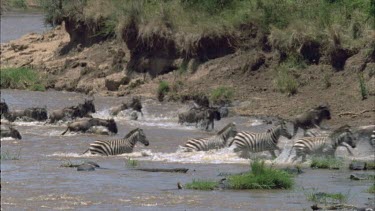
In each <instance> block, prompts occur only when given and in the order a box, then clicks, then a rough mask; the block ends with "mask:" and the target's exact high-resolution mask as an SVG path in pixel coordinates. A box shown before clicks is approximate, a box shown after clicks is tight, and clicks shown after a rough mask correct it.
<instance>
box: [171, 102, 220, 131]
mask: <svg viewBox="0 0 375 211" xmlns="http://www.w3.org/2000/svg"><path fill="white" fill-rule="evenodd" d="M220 119H221V115H220V112H219V111H218V110H217V109H216V108H203V107H202V108H191V109H190V110H188V111H186V112H183V113H179V114H178V123H179V124H183V123H195V126H196V127H198V124H199V123H200V124H201V127H202V128H204V129H205V130H208V127H209V125H211V129H214V120H217V121H219V120H220Z"/></svg>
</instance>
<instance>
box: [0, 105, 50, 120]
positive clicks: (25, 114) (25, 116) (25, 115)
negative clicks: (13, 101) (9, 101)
mask: <svg viewBox="0 0 375 211" xmlns="http://www.w3.org/2000/svg"><path fill="white" fill-rule="evenodd" d="M4 117H5V119H7V120H8V121H11V122H14V121H15V120H16V119H22V120H23V121H28V122H30V121H45V120H47V118H48V114H47V109H46V108H40V107H33V108H27V109H25V110H15V111H9V112H7V113H5V114H4Z"/></svg>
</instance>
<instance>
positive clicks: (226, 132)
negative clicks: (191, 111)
mask: <svg viewBox="0 0 375 211" xmlns="http://www.w3.org/2000/svg"><path fill="white" fill-rule="evenodd" d="M236 134H237V128H236V124H235V123H234V122H232V123H229V124H228V125H227V126H225V127H224V128H223V129H221V130H220V131H219V132H218V133H217V134H216V135H214V136H211V137H208V138H195V139H190V140H188V141H187V142H186V143H185V145H184V146H183V147H181V148H182V149H183V151H185V152H192V151H208V150H211V149H220V148H224V147H226V146H227V144H228V140H229V139H231V138H233V137H234V136H235V135H236Z"/></svg>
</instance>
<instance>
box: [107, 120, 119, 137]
mask: <svg viewBox="0 0 375 211" xmlns="http://www.w3.org/2000/svg"><path fill="white" fill-rule="evenodd" d="M107 128H108V130H109V131H111V132H112V133H114V134H116V133H117V132H118V131H117V124H116V122H115V120H114V119H109V120H107Z"/></svg>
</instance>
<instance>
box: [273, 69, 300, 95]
mask: <svg viewBox="0 0 375 211" xmlns="http://www.w3.org/2000/svg"><path fill="white" fill-rule="evenodd" d="M275 82H276V87H277V89H278V90H279V91H280V92H281V93H287V94H288V95H294V94H296V93H297V89H298V82H297V80H296V79H295V78H294V76H293V75H292V74H291V73H290V71H289V70H288V68H287V67H286V66H285V65H281V66H280V67H279V68H278V69H277V76H276V81H275Z"/></svg>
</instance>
